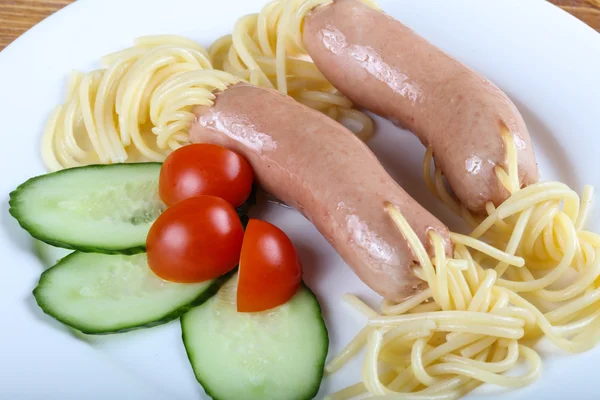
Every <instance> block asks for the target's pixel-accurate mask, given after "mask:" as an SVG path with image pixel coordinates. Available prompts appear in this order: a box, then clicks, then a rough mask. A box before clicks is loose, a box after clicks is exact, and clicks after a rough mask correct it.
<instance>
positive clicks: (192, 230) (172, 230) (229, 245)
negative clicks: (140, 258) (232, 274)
mask: <svg viewBox="0 0 600 400" xmlns="http://www.w3.org/2000/svg"><path fill="white" fill-rule="evenodd" d="M243 239H244V229H243V227H242V223H241V221H240V218H239V217H238V215H237V213H236V212H235V209H234V208H233V206H232V205H231V204H229V203H228V202H227V201H225V200H223V199H221V198H218V197H214V196H199V197H193V198H191V199H187V200H183V201H181V202H179V203H177V204H175V205H174V206H172V207H170V208H167V210H166V211H165V212H164V213H162V214H161V215H160V216H159V217H158V219H157V220H156V221H155V222H154V224H152V227H151V228H150V232H149V233H148V237H147V239H146V252H147V254H148V265H149V266H150V269H152V271H154V273H155V274H156V275H158V276H159V277H160V278H162V279H164V280H167V281H172V282H181V283H192V282H202V281H206V280H209V279H214V278H216V277H218V276H221V275H223V274H225V273H227V272H229V271H231V270H232V269H233V268H235V266H236V265H237V264H238V262H239V259H240V251H241V248H242V241H243Z"/></svg>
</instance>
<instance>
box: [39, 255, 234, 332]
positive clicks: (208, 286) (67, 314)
mask: <svg viewBox="0 0 600 400" xmlns="http://www.w3.org/2000/svg"><path fill="white" fill-rule="evenodd" d="M226 279H227V277H226V276H224V277H221V278H218V279H215V280H211V281H206V282H202V283H194V284H184V283H173V282H166V281H163V280H162V279H160V278H158V277H157V276H156V275H155V274H154V273H153V272H152V270H150V267H148V264H147V259H146V254H145V253H141V254H136V255H108V254H94V253H81V252H74V253H72V254H70V255H68V256H66V257H65V258H63V259H61V260H60V261H59V262H58V264H56V265H55V266H53V267H52V268H49V269H47V270H46V271H44V273H43V274H42V276H41V278H40V281H39V284H38V286H37V287H36V288H35V290H34V291H33V294H34V296H35V299H36V301H37V303H38V305H39V306H40V308H41V309H42V310H43V311H44V312H45V313H46V314H48V315H50V316H52V317H53V318H55V319H57V320H58V321H60V322H62V323H64V324H65V325H68V326H70V327H72V328H74V329H77V330H78V331H81V332H83V333H87V334H106V333H118V332H126V331H130V330H133V329H137V328H148V327H152V326H156V325H160V324H164V323H167V322H169V321H172V320H174V319H176V318H178V317H180V316H181V315H182V314H184V313H185V312H187V311H188V310H190V309H191V308H192V307H194V306H197V305H199V304H202V303H203V302H204V301H206V300H207V299H209V298H210V297H211V296H212V295H214V294H215V293H216V292H217V290H218V289H219V287H220V286H221V285H222V283H223V282H224V281H225V280H226Z"/></svg>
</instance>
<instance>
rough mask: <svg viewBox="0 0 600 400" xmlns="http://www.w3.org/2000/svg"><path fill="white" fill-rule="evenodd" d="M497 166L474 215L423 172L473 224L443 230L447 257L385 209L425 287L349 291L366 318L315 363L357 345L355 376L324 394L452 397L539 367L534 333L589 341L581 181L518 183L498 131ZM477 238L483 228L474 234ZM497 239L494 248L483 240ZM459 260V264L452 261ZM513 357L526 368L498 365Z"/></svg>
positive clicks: (519, 381) (591, 313) (592, 320)
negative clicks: (371, 293)
mask: <svg viewBox="0 0 600 400" xmlns="http://www.w3.org/2000/svg"><path fill="white" fill-rule="evenodd" d="M504 139H505V141H506V148H507V159H508V162H507V164H508V166H509V167H508V171H505V170H503V169H497V171H496V173H497V175H498V179H500V181H501V182H503V184H504V186H505V187H506V188H507V190H509V191H510V192H511V197H510V198H509V199H507V200H506V201H505V202H504V203H503V204H501V205H500V206H499V207H498V208H494V207H493V205H491V204H489V205H488V207H487V209H488V216H487V217H485V218H478V217H475V216H473V215H471V214H470V213H469V212H468V211H467V210H466V208H465V207H464V206H462V205H460V204H458V203H457V202H456V201H455V200H454V198H453V197H452V195H450V194H449V193H448V192H447V191H446V189H445V184H444V182H443V181H442V175H441V173H440V172H439V170H435V171H433V179H431V171H430V169H429V165H430V163H431V161H432V160H431V158H432V152H431V150H430V149H428V151H427V155H426V159H425V163H424V171H425V172H426V173H427V174H426V182H427V184H428V186H429V187H430V189H431V190H432V191H433V192H434V194H436V195H437V196H438V197H439V198H441V199H442V200H444V201H445V202H446V203H447V204H448V205H449V206H450V207H451V208H452V209H453V210H454V211H456V212H457V213H459V214H461V215H463V217H465V219H466V220H467V222H469V223H471V224H472V226H473V231H472V233H471V235H470V236H464V235H458V234H454V233H453V234H451V239H452V241H453V242H454V245H455V252H454V258H452V259H448V258H446V256H445V254H444V248H443V245H442V239H441V237H440V236H439V235H438V234H437V233H435V232H434V231H432V232H430V235H429V238H430V240H431V242H432V243H433V245H434V253H435V257H434V258H432V259H430V258H429V257H428V255H427V252H426V250H425V248H424V247H423V244H422V243H421V242H420V241H419V240H418V238H417V236H416V234H415V233H414V232H413V231H412V229H411V228H410V226H409V225H408V223H407V222H406V220H405V219H404V217H403V216H402V215H401V213H400V212H399V211H398V210H397V209H396V208H395V207H393V206H391V205H387V206H386V207H387V210H388V212H389V214H390V216H391V217H392V219H393V220H394V222H395V223H396V224H397V226H398V228H399V229H400V230H401V231H402V233H403V235H404V236H405V237H406V238H407V240H408V242H409V244H410V246H411V249H412V250H413V252H414V254H415V255H416V258H417V260H418V265H419V267H418V268H415V274H416V275H417V276H418V277H419V278H421V279H423V280H424V281H426V282H427V283H428V286H429V287H428V289H426V290H424V291H423V292H421V293H419V294H417V295H415V296H413V297H412V298H409V299H407V300H406V301H404V302H402V303H400V304H393V303H391V302H389V301H385V300H384V301H383V303H382V305H381V313H377V312H375V311H374V310H372V309H370V308H369V311H368V312H364V309H365V307H367V306H366V305H364V303H362V302H360V300H358V299H357V298H354V297H352V296H349V295H347V296H346V298H347V299H352V300H351V302H352V304H354V305H356V304H362V306H361V309H362V310H363V314H365V315H366V316H367V318H368V323H367V326H366V327H365V328H363V330H361V331H360V332H359V334H358V335H357V336H356V337H355V338H354V340H353V341H352V342H351V343H349V344H348V345H347V346H346V348H344V350H343V351H342V352H341V353H340V354H339V355H337V356H336V357H335V358H333V359H332V360H331V361H330V362H329V364H328V365H327V366H326V371H327V372H329V373H332V372H335V371H336V370H338V369H339V368H341V366H342V365H343V364H344V363H345V362H347V361H348V360H349V359H350V358H351V357H352V356H353V355H355V354H356V353H357V352H358V351H359V350H360V349H361V348H362V347H364V346H366V348H367V353H366V358H365V360H364V363H363V374H362V375H363V376H362V378H363V379H362V382H360V383H358V384H356V385H353V386H351V387H349V388H346V389H344V390H342V391H340V392H337V393H335V394H333V395H332V396H331V397H330V398H331V399H333V400H341V399H348V398H352V397H355V396H358V395H361V394H363V393H365V392H368V393H370V394H372V395H375V396H383V397H384V398H385V397H389V398H399V399H400V398H401V399H431V400H433V399H456V398H460V397H462V396H463V395H465V394H467V393H469V392H470V391H472V390H473V389H475V388H476V387H478V386H479V385H481V384H482V383H491V384H495V385H500V386H504V387H512V388H516V387H521V386H525V385H528V384H530V383H532V382H533V381H535V379H536V378H537V377H538V376H539V375H540V373H541V366H542V362H541V358H540V356H539V355H538V353H537V352H536V351H535V350H534V349H533V348H531V347H530V343H531V340H537V339H540V338H542V337H546V338H547V339H549V340H550V341H551V342H552V343H554V344H555V345H556V346H557V347H559V348H561V349H563V350H565V351H567V352H582V351H586V350H589V349H590V348H592V347H593V346H594V345H595V344H597V342H598V340H599V336H600V335H599V334H600V318H597V317H598V315H600V304H599V302H600V287H599V286H598V282H599V279H598V278H599V276H600V260H599V259H598V252H599V251H600V235H597V234H595V233H592V232H589V231H585V230H583V227H584V225H585V221H586V217H587V214H588V208H589V203H590V201H591V197H592V189H591V188H590V187H586V189H585V191H584V193H583V196H582V198H581V199H580V198H579V196H577V194H576V193H575V192H573V191H572V190H570V189H569V188H568V187H567V186H566V185H564V184H561V183H558V182H546V183H538V184H535V185H531V186H529V187H527V188H525V189H520V188H519V185H518V181H517V180H516V179H515V177H517V176H518V171H517V167H516V165H517V159H516V149H515V146H514V142H513V141H512V138H511V137H510V136H509V135H505V137H504ZM480 239H484V240H485V242H484V241H481V240H480ZM486 243H491V244H493V245H494V246H495V247H498V248H503V249H505V250H504V251H500V250H498V249H495V250H490V249H494V247H491V246H490V245H489V244H488V245H487V246H490V247H486ZM464 260H466V262H467V268H466V269H465V268H462V267H461V266H462V263H463V261H464ZM520 360H524V361H527V364H528V366H529V367H528V369H527V371H526V372H525V373H523V374H521V375H520V376H514V375H512V374H511V376H506V375H503V373H505V372H508V371H511V370H512V369H514V368H516V366H517V365H518V363H519V361H520Z"/></svg>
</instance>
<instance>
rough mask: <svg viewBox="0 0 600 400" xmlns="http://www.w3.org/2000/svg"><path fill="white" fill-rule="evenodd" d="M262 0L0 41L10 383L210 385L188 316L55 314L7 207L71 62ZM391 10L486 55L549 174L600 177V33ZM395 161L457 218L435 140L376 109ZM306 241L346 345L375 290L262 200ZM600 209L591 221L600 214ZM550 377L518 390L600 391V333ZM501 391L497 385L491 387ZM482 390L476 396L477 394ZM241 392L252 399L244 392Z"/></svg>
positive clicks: (5, 336)
mask: <svg viewBox="0 0 600 400" xmlns="http://www.w3.org/2000/svg"><path fill="white" fill-rule="evenodd" d="M263 3H264V1H262V0H219V1H214V2H213V1H206V0H204V1H201V0H171V1H164V0H127V1H124V0H80V1H78V2H76V3H75V4H73V5H71V6H69V7H67V8H66V9H64V10H62V11H60V12H58V13H57V14H55V15H54V16H52V17H51V18H49V19H47V20H46V21H44V22H43V23H41V24H40V25H38V26H36V27H35V28H34V29H32V30H31V31H29V32H28V33H26V34H25V35H24V36H23V37H21V38H20V39H19V40H17V41H16V42H15V43H14V44H12V45H11V46H9V47H8V48H7V49H6V50H4V51H3V52H2V53H0V129H1V130H0V134H1V135H2V136H1V137H2V139H3V142H2V144H1V145H0V171H1V172H2V173H1V175H0V176H1V178H0V202H1V204H2V206H1V210H0V222H1V229H0V254H1V263H0V271H1V274H0V398H2V399H11V400H25V399H27V400H34V399H84V398H85V399H109V398H111V399H141V398H144V399H148V400H153V399H173V400H174V399H177V400H179V399H181V400H183V399H197V398H202V396H203V391H202V389H201V387H200V386H199V385H198V384H197V383H196V381H195V379H194V375H193V373H192V371H191V368H190V366H189V364H188V362H187V359H186V357H185V353H184V350H183V346H182V344H181V340H180V328H179V325H178V323H177V322H175V323H171V324H168V325H167V326H162V327H158V328H154V329H149V330H142V331H138V332H134V333H130V334H125V335H116V336H103V337H100V338H95V339H93V340H90V341H89V342H86V341H82V340H79V339H77V338H75V337H74V336H73V335H72V334H70V333H69V331H68V330H67V329H65V328H64V327H62V326H60V325H59V324H58V323H55V322H54V321H53V320H51V319H50V318H48V317H46V316H45V315H44V314H42V313H41V312H40V311H39V309H37V307H36V306H35V303H34V301H33V299H32V296H31V290H32V289H33V287H34V286H35V283H36V281H37V279H38V277H39V274H40V272H41V271H42V267H41V265H40V262H39V261H38V260H37V259H36V257H35V256H34V254H33V252H32V248H31V246H32V241H31V239H30V238H29V237H28V236H27V234H26V233H25V232H23V231H21V230H20V229H19V228H18V226H17V224H16V222H15V221H14V220H13V219H12V218H11V217H10V216H9V215H8V212H7V202H6V200H7V196H8V193H9V191H10V190H12V189H14V188H15V187H16V186H17V185H18V184H19V183H21V182H23V181H25V180H26V179H27V178H29V177H32V176H34V175H38V174H41V173H43V172H44V169H43V167H42V164H41V162H40V157H39V153H38V149H39V144H40V136H41V132H42V128H43V125H44V122H45V119H46V117H47V116H48V114H49V112H50V110H51V109H52V107H54V106H55V105H56V104H57V103H59V102H60V101H62V98H63V90H64V86H65V78H66V76H67V74H68V73H69V72H70V71H71V69H74V68H75V69H89V68H95V67H97V64H96V61H97V60H98V58H99V57H100V56H102V55H104V54H106V53H109V52H112V51H114V50H118V49H121V48H124V47H126V46H129V45H131V43H132V40H133V39H134V38H135V37H137V36H140V35H145V34H159V33H173V34H182V35H187V36H189V37H191V38H193V39H196V40H198V41H199V42H201V43H202V44H204V45H208V44H210V43H211V41H212V40H214V39H216V38H217V37H219V36H220V35H222V34H225V33H229V31H230V29H231V28H232V26H233V23H234V22H235V20H236V18H238V17H239V16H241V15H244V14H247V13H251V12H256V11H257V10H258V9H259V8H260V7H261V6H262V5H263ZM380 4H381V6H382V7H383V9H385V10H386V11H387V12H388V13H389V14H391V15H393V16H394V17H396V18H397V19H399V20H401V21H402V22H404V23H405V24H407V25H409V26H410V27H412V28H413V29H415V30H416V31H417V32H418V33H420V34H421V35H423V36H425V37H426V38H427V39H429V40H431V41H432V42H433V43H435V44H436V45H438V46H440V47H442V48H443V49H444V50H446V51H448V52H449V53H450V54H452V55H454V56H455V57H457V58H458V59H460V60H461V61H463V62H465V63H467V64H468V65H470V66H471V67H473V68H474V69H476V70H478V71H480V72H481V73H483V74H484V75H486V76H487V77H488V78H490V79H491V80H493V81H494V82H496V83H497V84H498V85H499V86H500V87H501V88H503V89H504V90H505V91H506V92H507V93H508V94H509V95H510V96H511V97H512V99H513V100H514V101H515V102H516V104H517V105H518V107H519V108H520V110H521V112H522V113H523V115H524V117H525V119H526V121H527V123H528V125H529V128H530V130H531V133H532V136H533V140H534V144H535V146H536V150H537V155H538V160H539V162H540V167H541V170H542V173H543V178H544V179H560V180H562V181H564V182H566V183H568V184H569V185H571V186H572V187H574V188H576V189H578V190H580V189H581V188H582V186H583V184H585V183H591V184H594V185H596V186H600V168H599V167H600V165H599V163H598V149H599V148H600V136H599V135H598V133H599V130H600V35H598V34H597V33H596V32H594V31H593V30H592V29H590V28H588V27H587V26H585V25H584V24H583V23H581V22H579V21H577V20H576V19H575V18H573V17H571V16H569V15H568V14H566V13H564V12H562V11H560V10H559V9H558V8H555V7H553V6H551V5H549V4H548V3H546V2H545V1H542V0H527V1H526V0H519V1H517V0H510V1H509V0H488V1H474V0H446V1H442V0H419V1H417V0H411V1H408V0H406V1H401V0H381V1H380ZM370 145H371V146H372V148H373V149H374V150H375V152H376V153H377V155H378V156H379V157H380V158H381V160H382V162H383V163H384V164H385V166H386V167H387V168H388V170H389V171H390V173H391V174H392V175H393V176H395V177H396V178H397V179H398V180H399V181H400V183H401V184H402V185H404V187H405V188H406V189H407V190H408V191H409V192H410V193H411V194H412V195H413V196H414V197H415V198H417V199H418V200H419V201H421V202H422V204H424V205H425V206H426V207H428V208H429V209H430V210H431V211H433V212H434V213H436V214H437V215H438V216H440V217H442V218H444V219H445V221H447V222H448V221H450V219H449V217H448V216H447V214H446V213H445V210H444V209H443V207H442V206H440V205H439V204H438V203H437V202H436V201H434V200H433V199H432V198H431V196H430V195H429V194H428V193H427V191H426V189H425V186H424V184H423V181H422V179H421V178H420V172H419V171H420V167H419V165H420V162H421V159H422V156H423V153H424V149H423V148H422V147H421V146H420V144H419V143H418V142H417V140H416V139H415V138H414V137H413V136H412V135H410V134H408V133H406V132H401V131H398V129H396V128H394V127H392V126H391V124H389V123H387V122H386V121H381V120H378V135H377V136H376V138H375V139H373V141H372V142H371V143H370ZM263 208H264V209H263V210H262V211H260V212H261V213H262V215H263V216H266V218H268V219H269V220H271V221H272V222H274V223H276V224H277V225H279V226H281V227H282V228H283V229H284V230H285V231H286V232H287V233H288V234H289V235H290V236H291V237H292V239H293V241H294V243H296V244H297V246H298V248H299V249H300V251H301V256H302V260H303V263H304V265H305V266H306V269H307V281H308V284H309V285H310V286H311V287H312V288H313V290H314V291H315V292H316V293H317V295H318V296H319V298H320V301H321V304H322V306H323V308H324V312H325V316H326V319H327V325H328V328H329V332H330V335H331V351H330V353H332V352H336V351H337V350H339V349H340V348H341V347H342V346H343V345H344V344H345V343H346V342H347V340H349V339H350V338H351V337H352V336H353V335H354V334H355V333H356V331H357V330H358V329H359V328H360V327H361V326H362V324H363V320H362V318H361V317H359V316H357V315H355V314H354V313H353V311H352V310H350V309H349V308H348V307H345V306H344V305H343V304H342V303H341V302H340V296H341V295H342V294H343V293H344V292H352V293H356V294H359V295H362V296H365V297H366V298H368V299H370V300H371V301H373V303H375V301H376V300H377V297H376V296H374V295H373V293H372V292H370V291H369V290H367V289H366V288H365V286H364V285H363V284H361V283H360V281H359V280H358V279H357V278H356V277H355V276H354V275H353V274H352V273H351V272H350V270H349V269H348V268H347V267H346V266H345V265H344V263H343V262H342V261H341V260H340V258H339V257H338V256H337V255H336V254H335V252H334V251H333V250H332V249H331V248H330V247H329V246H328V245H327V243H326V242H325V240H323V239H322V238H321V237H320V235H319V234H318V233H317V232H316V230H315V229H314V228H313V227H312V226H311V225H310V224H309V223H308V222H307V221H305V220H304V219H303V218H302V217H300V216H299V215H298V214H297V213H295V212H294V211H291V210H286V209H283V208H281V207H277V206H268V207H263ZM597 211H598V210H597V209H594V212H593V214H592V221H591V225H592V228H594V229H595V230H598V229H600V224H599V222H600V213H598V212H597ZM544 356H545V357H544V361H545V363H544V371H543V377H542V379H541V380H540V381H539V382H538V383H536V384H535V385H533V386H531V387H528V388H526V389H523V390H519V391H513V392H510V393H504V394H506V395H507V397H508V396H510V397H511V398H514V399H519V398H523V399H524V398H530V397H535V398H545V399H550V398H566V397H567V396H569V397H571V398H592V397H595V396H593V395H592V393H597V392H598V390H597V381H596V379H597V375H598V372H597V371H598V368H597V365H598V362H599V361H600V348H598V349H596V350H594V351H590V352H588V353H586V354H581V355H576V356H565V355H562V354H556V353H554V352H552V351H549V352H548V351H545V352H544ZM359 371H360V360H356V361H355V362H353V363H352V364H351V365H350V366H348V367H347V368H345V369H344V370H343V371H342V372H341V373H339V374H337V375H335V376H334V377H333V378H328V379H326V380H325V381H324V383H323V388H322V390H321V392H320V394H319V398H321V397H322V396H323V395H325V394H326V393H330V392H332V391H334V390H337V389H340V388H342V387H343V386H345V385H347V384H351V383H354V382H355V381H356V380H357V379H358V378H359ZM490 391H491V392H498V391H497V390H495V389H493V388H489V387H488V388H485V389H483V390H479V391H478V392H477V396H479V395H481V394H484V393H486V392H490ZM477 396H474V397H477ZM240 400H243V399H240Z"/></svg>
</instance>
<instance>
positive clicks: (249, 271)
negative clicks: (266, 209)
mask: <svg viewBox="0 0 600 400" xmlns="http://www.w3.org/2000/svg"><path fill="white" fill-rule="evenodd" d="M301 281H302V264H301V263H300V258H299V257H298V254H297V253H296V249H295V248H294V245H293V244H292V241H291V240H290V238H289V237H288V236H287V235H286V234H285V233H284V232H283V231H282V230H281V229H279V228H278V227H276V226H275V225H272V224H270V223H268V222H265V221H261V220H257V219H251V220H250V222H249V223H248V226H247V227H246V234H245V235H244V243H243V244H242V255H241V258H240V267H239V275H238V289H237V310H238V311H239V312H257V311H265V310H268V309H270V308H274V307H277V306H280V305H282V304H284V303H286V302H287V301H288V300H289V299H291V298H292V297H293V296H294V294H296V292H297V291H298V288H299V287H300V282H301Z"/></svg>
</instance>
